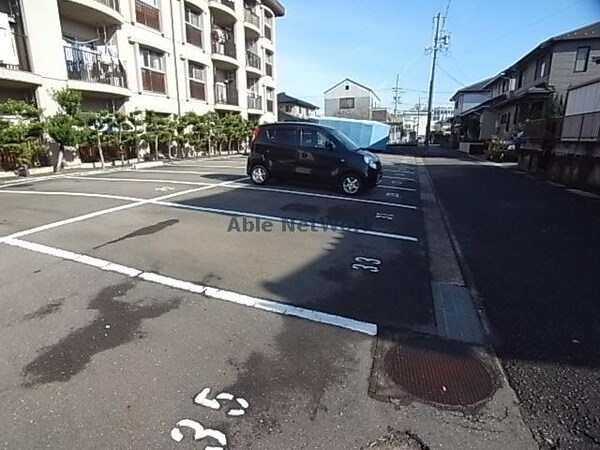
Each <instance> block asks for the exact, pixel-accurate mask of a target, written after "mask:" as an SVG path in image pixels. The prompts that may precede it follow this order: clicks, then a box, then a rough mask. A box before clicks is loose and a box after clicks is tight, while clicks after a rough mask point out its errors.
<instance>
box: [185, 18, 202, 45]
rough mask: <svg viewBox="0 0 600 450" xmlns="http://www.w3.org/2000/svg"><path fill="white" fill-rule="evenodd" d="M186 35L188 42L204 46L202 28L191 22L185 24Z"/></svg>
mask: <svg viewBox="0 0 600 450" xmlns="http://www.w3.org/2000/svg"><path fill="white" fill-rule="evenodd" d="M185 37H186V41H187V43H188V44H192V45H195V46H196V47H200V48H202V30H201V29H199V28H196V27H195V26H193V25H190V24H189V23H186V24H185Z"/></svg>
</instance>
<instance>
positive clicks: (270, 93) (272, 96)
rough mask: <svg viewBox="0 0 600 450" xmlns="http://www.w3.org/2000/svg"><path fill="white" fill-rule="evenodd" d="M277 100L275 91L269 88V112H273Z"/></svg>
mask: <svg viewBox="0 0 600 450" xmlns="http://www.w3.org/2000/svg"><path fill="white" fill-rule="evenodd" d="M274 100H275V90H274V89H271V88H267V111H268V112H273V103H274Z"/></svg>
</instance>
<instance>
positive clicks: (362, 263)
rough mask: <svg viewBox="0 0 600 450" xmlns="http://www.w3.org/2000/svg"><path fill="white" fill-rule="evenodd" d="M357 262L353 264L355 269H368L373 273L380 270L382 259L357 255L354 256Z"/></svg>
mask: <svg viewBox="0 0 600 450" xmlns="http://www.w3.org/2000/svg"><path fill="white" fill-rule="evenodd" d="M354 261H355V263H354V264H352V268H353V269H354V270H366V271H368V272H371V273H377V272H379V266H380V265H381V261H380V260H379V259H375V258H366V257H364V256H357V257H356V258H354Z"/></svg>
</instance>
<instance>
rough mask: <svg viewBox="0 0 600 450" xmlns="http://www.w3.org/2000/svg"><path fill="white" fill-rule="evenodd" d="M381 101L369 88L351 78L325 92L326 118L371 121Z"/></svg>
mask: <svg viewBox="0 0 600 450" xmlns="http://www.w3.org/2000/svg"><path fill="white" fill-rule="evenodd" d="M380 104H381V99H380V98H379V96H378V95H377V94H376V93H375V92H374V91H373V90H372V89H371V88H368V87H367V86H363V85H362V84H360V83H357V82H356V81H352V80H351V79H349V78H346V79H345V80H342V81H340V82H339V83H337V84H336V85H335V86H333V87H331V88H329V89H328V90H326V91H325V116H328V117H343V118H346V119H362V120H371V118H372V112H373V109H375V108H377V107H379V105H380Z"/></svg>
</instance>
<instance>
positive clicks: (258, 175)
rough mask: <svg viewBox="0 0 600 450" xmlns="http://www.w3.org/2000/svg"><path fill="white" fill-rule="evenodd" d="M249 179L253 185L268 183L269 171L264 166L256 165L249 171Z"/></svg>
mask: <svg viewBox="0 0 600 450" xmlns="http://www.w3.org/2000/svg"><path fill="white" fill-rule="evenodd" d="M250 178H252V182H253V183H254V184H266V183H267V181H269V171H268V170H267V169H266V167H265V166H261V165H260V164H257V165H256V166H254V167H252V170H251V171H250Z"/></svg>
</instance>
